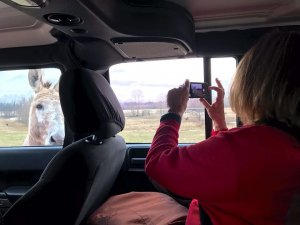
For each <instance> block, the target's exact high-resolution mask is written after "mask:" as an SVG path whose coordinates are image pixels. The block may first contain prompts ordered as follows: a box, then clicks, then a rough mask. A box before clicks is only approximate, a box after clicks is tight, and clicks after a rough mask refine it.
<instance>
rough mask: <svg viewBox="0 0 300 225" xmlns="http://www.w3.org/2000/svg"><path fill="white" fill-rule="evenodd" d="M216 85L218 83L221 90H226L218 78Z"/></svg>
mask: <svg viewBox="0 0 300 225" xmlns="http://www.w3.org/2000/svg"><path fill="white" fill-rule="evenodd" d="M216 83H217V85H218V87H219V88H221V89H223V90H224V88H223V85H222V83H221V81H220V80H219V79H218V78H216Z"/></svg>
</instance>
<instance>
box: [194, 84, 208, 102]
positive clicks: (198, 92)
mask: <svg viewBox="0 0 300 225" xmlns="http://www.w3.org/2000/svg"><path fill="white" fill-rule="evenodd" d="M207 94H208V85H207V83H200V82H190V96H189V97H190V98H205V97H206V96H207Z"/></svg>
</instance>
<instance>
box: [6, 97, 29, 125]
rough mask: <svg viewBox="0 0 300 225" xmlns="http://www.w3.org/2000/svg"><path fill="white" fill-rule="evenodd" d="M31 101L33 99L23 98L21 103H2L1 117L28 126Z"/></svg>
mask: <svg viewBox="0 0 300 225" xmlns="http://www.w3.org/2000/svg"><path fill="white" fill-rule="evenodd" d="M31 101H32V99H31V98H30V99H27V98H23V99H21V100H19V101H12V102H0V117H2V118H15V119H16V120H17V121H19V122H22V123H24V124H26V125H27V124H28V117H29V107H30V104H31Z"/></svg>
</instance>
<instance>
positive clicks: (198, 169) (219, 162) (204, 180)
mask: <svg viewBox="0 0 300 225" xmlns="http://www.w3.org/2000/svg"><path fill="white" fill-rule="evenodd" d="M179 127H180V121H178V120H175V119H173V118H170V119H165V120H161V123H160V126H159V128H158V129H157V131H156V134H155V136H154V138H153V142H152V145H151V147H150V149H149V152H148V155H147V158H146V165H145V170H146V173H147V174H148V175H149V176H150V177H151V178H152V179H154V180H155V181H157V182H158V183H159V184H160V185H162V186H164V187H165V188H167V189H168V190H170V191H171V192H173V193H175V194H178V195H180V196H183V197H187V198H197V199H201V200H214V199H218V200H221V199H220V198H222V199H223V198H224V199H225V198H226V199H227V198H231V196H232V195H233V193H235V194H236V192H235V190H234V188H235V187H236V177H237V176H236V173H237V170H236V162H235V157H234V154H233V152H232V151H231V148H230V144H229V143H228V141H227V140H226V138H224V136H223V135H222V133H223V132H219V133H218V134H216V135H215V136H213V137H210V138H208V139H207V140H205V141H202V142H199V143H197V144H193V145H190V146H185V147H178V131H179Z"/></svg>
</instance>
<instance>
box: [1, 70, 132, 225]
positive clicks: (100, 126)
mask: <svg viewBox="0 0 300 225" xmlns="http://www.w3.org/2000/svg"><path fill="white" fill-rule="evenodd" d="M60 96H61V105H62V110H63V113H64V116H65V122H66V124H67V125H68V126H69V127H70V128H71V131H72V132H73V134H74V137H77V138H78V137H83V136H87V137H84V138H82V139H79V140H78V141H75V142H73V143H72V144H70V145H68V146H67V147H65V148H64V149H63V150H62V151H60V152H59V153H58V154H57V155H56V156H55V157H54V158H53V159H52V160H51V161H50V163H49V164H48V166H47V167H46V169H45V170H44V172H43V174H42V175H41V177H40V180H39V181H38V182H37V183H36V184H35V185H34V186H33V187H32V188H31V189H30V190H29V191H28V192H27V193H26V194H25V195H24V196H23V197H21V198H20V199H19V200H18V201H17V202H16V203H15V204H14V205H13V206H12V207H11V208H10V209H9V210H8V212H7V213H6V214H5V215H4V218H3V222H4V224H5V225H12V224H14V225H17V224H18V225H22V224H24V225H25V224H26V225H37V224H43V225H48V224H49V225H50V224H52V225H53V224H64V225H74V224H80V223H81V222H82V221H84V219H85V218H86V217H88V216H89V214H91V213H92V212H93V211H94V210H95V209H96V208H97V207H98V206H99V205H101V204H102V203H103V202H104V201H105V200H106V198H107V197H108V195H109V192H110V189H111V188H112V186H113V184H114V181H115V179H116V177H117V175H118V173H119V171H120V168H121V166H122V164H123V161H124V158H125V152H126V144H125V141H124V139H123V138H122V137H120V136H118V135H116V134H117V133H118V132H119V131H121V130H122V129H123V128H124V122H125V119H124V114H123V111H122V109H121V107H120V105H119V103H118V101H117V99H116V97H115V95H114V93H113V91H112V89H111V88H110V85H109V83H108V82H107V81H106V79H105V78H104V77H103V76H101V75H99V74H97V73H96V72H94V71H90V70H85V69H74V70H70V71H67V72H66V73H64V74H63V75H62V76H61V80H60Z"/></svg>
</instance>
